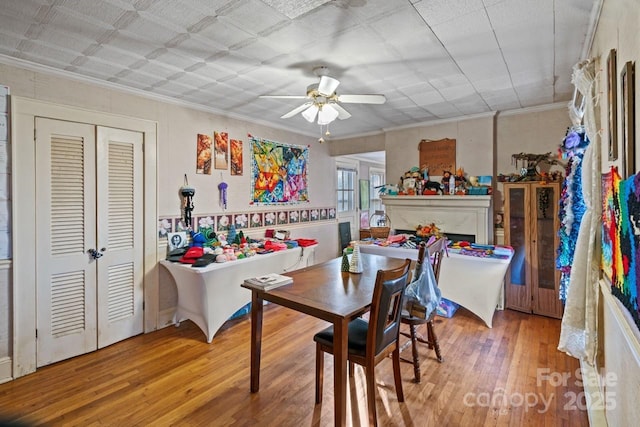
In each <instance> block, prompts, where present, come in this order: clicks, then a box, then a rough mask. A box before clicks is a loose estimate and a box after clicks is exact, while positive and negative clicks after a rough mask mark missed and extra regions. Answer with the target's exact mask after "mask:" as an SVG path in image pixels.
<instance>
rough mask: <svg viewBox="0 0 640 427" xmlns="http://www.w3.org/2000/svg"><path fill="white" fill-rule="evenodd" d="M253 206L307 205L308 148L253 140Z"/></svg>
mask: <svg viewBox="0 0 640 427" xmlns="http://www.w3.org/2000/svg"><path fill="white" fill-rule="evenodd" d="M249 143H250V149H251V204H254V205H284V204H293V203H300V202H308V201H309V194H308V187H307V167H308V164H309V148H308V147H302V146H299V145H290V144H282V143H279V142H275V141H269V140H266V139H262V138H254V137H251V139H250V141H249Z"/></svg>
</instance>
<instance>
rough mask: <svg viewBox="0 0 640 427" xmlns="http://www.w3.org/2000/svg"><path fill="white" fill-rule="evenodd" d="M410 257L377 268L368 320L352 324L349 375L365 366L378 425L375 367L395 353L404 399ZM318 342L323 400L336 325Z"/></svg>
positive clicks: (395, 372) (318, 388)
mask: <svg viewBox="0 0 640 427" xmlns="http://www.w3.org/2000/svg"><path fill="white" fill-rule="evenodd" d="M410 264H411V260H409V259H407V260H405V262H404V264H402V266H400V267H398V268H395V269H392V270H378V273H377V275H376V283H375V287H374V290H373V299H372V301H371V311H370V312H369V321H368V322H367V321H366V320H364V319H362V318H356V319H354V320H352V321H351V322H350V323H349V327H348V335H349V344H348V349H349V351H348V356H347V358H348V360H349V375H350V376H353V368H354V365H353V364H354V363H357V364H358V365H361V366H362V367H364V370H365V376H366V381H367V406H368V408H369V423H370V424H371V425H376V424H377V421H376V394H375V393H376V388H375V385H376V382H375V374H374V373H375V366H376V365H377V364H378V363H379V362H381V361H382V360H383V359H385V358H386V357H387V356H388V355H389V354H391V355H392V361H393V376H394V379H395V385H396V395H397V397H398V401H399V402H404V394H403V392H402V379H401V378H400V349H399V346H398V339H399V336H400V335H399V334H400V315H401V313H402V307H403V304H404V291H405V288H406V286H407V283H408V278H409V266H410ZM313 340H314V341H315V342H316V403H320V402H321V401H322V379H323V369H324V353H330V354H333V326H330V327H329V328H327V329H325V330H323V331H321V332H318V333H317V334H316V335H315V336H314V337H313Z"/></svg>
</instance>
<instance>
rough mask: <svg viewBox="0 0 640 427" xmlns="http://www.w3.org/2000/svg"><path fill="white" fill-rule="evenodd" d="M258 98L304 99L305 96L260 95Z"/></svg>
mask: <svg viewBox="0 0 640 427" xmlns="http://www.w3.org/2000/svg"><path fill="white" fill-rule="evenodd" d="M259 98H271V99H306V98H307V96H306V95H260V96H259Z"/></svg>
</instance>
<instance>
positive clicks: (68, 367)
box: [0, 305, 588, 427]
mask: <svg viewBox="0 0 640 427" xmlns="http://www.w3.org/2000/svg"><path fill="white" fill-rule="evenodd" d="M325 326H326V324H325V323H324V322H322V321H320V320H317V319H314V318H311V317H309V316H305V315H302V314H299V313H297V312H295V311H291V310H288V309H285V308H282V307H279V306H276V305H268V306H266V307H265V312H264V327H263V341H262V370H261V381H260V391H259V392H258V393H256V394H251V393H250V392H249V340H250V320H249V318H248V317H244V318H241V319H238V320H233V321H229V322H227V323H226V324H225V326H224V327H223V329H222V330H221V331H220V332H219V333H218V334H217V335H216V337H215V338H214V340H213V342H212V343H211V344H207V343H206V341H205V337H204V334H203V333H202V332H201V331H200V330H199V329H198V328H197V327H196V326H195V325H194V324H193V323H191V322H183V323H182V325H181V326H180V327H179V328H175V327H168V328H164V329H162V330H159V331H156V332H153V333H150V334H146V335H140V336H137V337H134V338H131V339H128V340H126V341H123V342H120V343H117V344H114V345H112V346H110V347H107V348H105V349H102V350H99V351H96V352H94V353H90V354H86V355H83V356H80V357H76V358H74V359H70V360H67V361H63V362H59V363H57V364H54V365H51V366H47V367H44V368H41V369H38V371H37V372H36V373H34V374H31V375H27V376H25V377H22V378H19V379H17V380H15V381H11V382H8V383H5V384H2V385H0V420H4V421H5V422H13V423H15V424H16V425H39V424H44V425H48V426H61V425H82V426H93V425H111V426H116V425H117V426H134V425H135V426H142V425H154V426H168V425H185V426H227V425H234V426H305V425H307V426H309V425H311V426H330V425H332V424H333V398H332V395H333V370H332V366H333V365H332V359H331V358H330V357H328V356H327V357H326V359H325V388H324V399H323V403H322V404H321V405H318V406H315V405H314V363H315V362H314V357H315V355H314V352H315V345H314V342H313V340H312V337H313V334H314V333H315V332H316V331H318V330H320V329H321V328H323V327H325ZM435 330H436V333H437V334H438V337H439V339H440V346H441V349H442V353H443V356H444V363H438V362H437V361H436V360H435V354H434V352H433V350H428V349H427V347H426V346H421V348H420V357H421V371H422V382H421V383H420V384H415V383H413V382H412V378H413V368H412V366H411V365H410V364H408V363H403V364H402V377H403V388H404V394H405V402H404V403H399V402H398V401H397V399H396V394H395V389H394V385H393V384H394V383H393V372H392V366H391V359H389V360H386V361H383V362H382V363H380V364H379V365H378V367H377V369H376V380H377V384H378V394H377V411H378V419H379V424H380V425H383V426H416V427H423V426H507V425H508V426H525V425H527V426H528V425H531V426H543V425H546V426H586V425H588V418H587V415H586V412H585V411H584V410H581V409H580V408H583V405H584V397H583V395H582V389H581V387H580V386H579V382H578V379H579V378H578V377H576V369H578V366H579V364H578V361H577V360H576V359H573V358H571V357H569V356H566V355H565V354H564V353H561V352H559V351H558V350H556V346H557V342H558V336H559V331H560V321H559V320H556V319H550V318H545V317H540V316H534V315H526V314H522V313H517V312H514V311H509V310H507V311H500V312H496V315H495V317H494V321H493V329H489V328H487V327H486V326H485V325H484V324H483V323H482V322H481V321H480V320H479V319H478V318H477V317H475V316H473V315H472V314H471V313H469V312H468V311H466V310H464V309H462V308H461V309H459V310H458V312H457V313H456V314H455V316H454V317H453V318H451V319H444V318H441V317H437V318H436V324H435ZM420 331H421V332H425V331H423V330H422V329H420ZM403 339H404V338H403ZM410 351H411V350H410V348H407V349H406V350H405V354H404V355H405V356H407V357H410ZM562 376H564V378H566V379H565V380H562V379H561V378H562ZM349 381H350V383H349V393H350V399H349V400H348V406H349V408H348V414H350V416H349V417H348V422H349V423H351V425H353V426H360V425H364V424H365V423H366V422H367V408H366V396H365V381H364V373H363V371H362V369H361V368H359V367H358V368H357V370H356V373H355V377H354V378H353V379H350V380H349ZM0 425H3V423H2V421H0Z"/></svg>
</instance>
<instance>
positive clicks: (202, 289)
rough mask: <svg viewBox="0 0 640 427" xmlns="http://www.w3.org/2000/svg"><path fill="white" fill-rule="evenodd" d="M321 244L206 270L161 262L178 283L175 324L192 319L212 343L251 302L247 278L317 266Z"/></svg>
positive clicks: (233, 262)
mask: <svg viewBox="0 0 640 427" xmlns="http://www.w3.org/2000/svg"><path fill="white" fill-rule="evenodd" d="M316 246H317V245H312V246H307V247H297V248H293V249H287V250H284V251H277V252H272V253H268V254H263V255H255V256H252V257H249V258H244V259H239V260H236V261H228V262H224V263H213V264H209V265H208V266H206V267H192V266H191V265H189V264H181V263H178V262H170V261H166V260H165V261H160V264H161V265H163V266H164V267H165V268H166V269H167V270H168V271H169V273H171V276H173V279H174V280H175V282H176V287H177V289H178V306H177V307H176V313H175V315H174V318H173V320H174V322H175V323H176V325H179V324H180V322H181V321H183V320H191V321H193V323H195V324H196V325H198V327H199V328H200V329H201V330H202V332H204V334H205V335H206V336H207V342H208V343H210V342H211V340H212V339H213V336H214V335H215V334H216V332H217V331H218V329H220V327H221V326H222V325H223V324H224V322H226V321H227V319H229V317H231V316H232V315H233V314H234V313H235V312H236V311H238V309H240V308H242V307H243V306H244V305H246V304H247V303H249V302H251V291H249V290H248V289H245V288H242V287H241V286H240V285H242V283H243V282H244V280H245V279H249V278H252V277H257V276H262V275H265V274H269V273H283V272H287V271H293V270H297V269H300V268H303V267H307V266H309V265H312V264H313V263H314V254H315V248H316Z"/></svg>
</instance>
